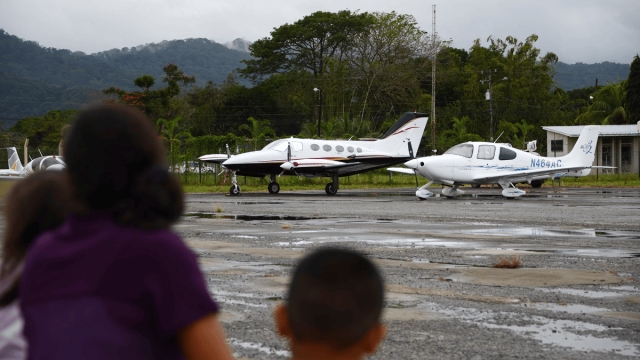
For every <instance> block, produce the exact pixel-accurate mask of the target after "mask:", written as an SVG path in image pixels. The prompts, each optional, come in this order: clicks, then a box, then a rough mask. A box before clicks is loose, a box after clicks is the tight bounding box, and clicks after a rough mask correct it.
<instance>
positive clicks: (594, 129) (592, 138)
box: [563, 126, 600, 166]
mask: <svg viewBox="0 0 640 360" xmlns="http://www.w3.org/2000/svg"><path fill="white" fill-rule="evenodd" d="M598 135H600V127H599V126H586V127H585V128H584V129H583V130H582V132H581V133H580V137H578V141H576V144H575V146H574V147H573V150H571V152H570V153H569V154H567V155H565V156H563V158H564V159H565V165H569V164H571V165H572V166H591V165H592V164H593V160H594V159H595V156H596V154H595V152H596V145H597V144H598Z"/></svg>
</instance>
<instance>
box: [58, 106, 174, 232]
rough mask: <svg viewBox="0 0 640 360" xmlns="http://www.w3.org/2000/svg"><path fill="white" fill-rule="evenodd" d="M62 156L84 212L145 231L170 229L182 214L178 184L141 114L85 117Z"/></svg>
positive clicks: (107, 110)
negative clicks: (105, 215)
mask: <svg viewBox="0 0 640 360" xmlns="http://www.w3.org/2000/svg"><path fill="white" fill-rule="evenodd" d="M64 151H65V162H66V164H67V171H68V173H69V179H70V184H71V191H72V194H73V196H74V198H75V200H77V201H78V202H79V203H80V204H81V205H82V206H84V208H85V209H88V210H90V211H96V210H97V211H106V212H108V213H110V214H111V216H112V217H113V218H114V219H115V220H116V221H117V222H118V223H120V224H122V225H125V226H133V227H142V228H162V227H167V226H169V225H170V224H171V223H173V222H174V221H176V220H177V219H178V218H179V216H180V214H181V213H182V210H183V200H182V189H181V188H180V184H179V183H178V181H177V180H176V179H175V178H174V177H173V176H171V175H170V174H169V173H168V167H167V165H166V162H165V158H164V151H163V149H162V144H161V142H160V140H159V139H158V135H157V132H156V130H155V129H154V127H153V126H152V125H151V122H150V121H149V119H148V118H147V117H146V116H144V115H143V114H142V113H141V112H139V111H137V110H135V109H132V108H129V107H125V106H122V105H101V106H97V107H94V108H92V109H89V110H86V111H83V112H81V113H80V114H79V115H78V117H77V119H76V120H75V122H74V123H73V125H72V128H71V131H70V132H69V134H68V136H67V139H66V140H65V149H64Z"/></svg>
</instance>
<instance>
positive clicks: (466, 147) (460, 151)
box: [444, 144, 473, 158]
mask: <svg viewBox="0 0 640 360" xmlns="http://www.w3.org/2000/svg"><path fill="white" fill-rule="evenodd" d="M444 154H445V155H446V154H450V155H460V156H464V157H466V158H470V157H471V155H473V145H472V144H458V145H456V146H454V147H452V148H450V149H449V150H447V151H445V153H444Z"/></svg>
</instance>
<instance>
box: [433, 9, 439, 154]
mask: <svg viewBox="0 0 640 360" xmlns="http://www.w3.org/2000/svg"><path fill="white" fill-rule="evenodd" d="M431 7H432V8H433V16H432V20H431V24H432V27H431V51H432V52H433V55H432V56H431V151H432V153H433V154H432V155H435V153H436V151H437V150H436V54H437V53H438V51H437V48H436V5H435V4H434V5H431Z"/></svg>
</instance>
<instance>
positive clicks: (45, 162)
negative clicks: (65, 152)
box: [24, 155, 67, 174]
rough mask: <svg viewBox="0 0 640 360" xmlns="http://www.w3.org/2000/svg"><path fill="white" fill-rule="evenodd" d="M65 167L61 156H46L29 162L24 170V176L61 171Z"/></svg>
mask: <svg viewBox="0 0 640 360" xmlns="http://www.w3.org/2000/svg"><path fill="white" fill-rule="evenodd" d="M66 166H67V165H66V164H65V162H64V158H63V157H62V156H56V155H48V156H41V157H38V158H35V159H33V160H31V161H30V162H29V163H28V164H27V166H25V167H24V169H25V172H26V174H33V173H34V172H37V171H42V170H62V169H64V168H65V167H66Z"/></svg>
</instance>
